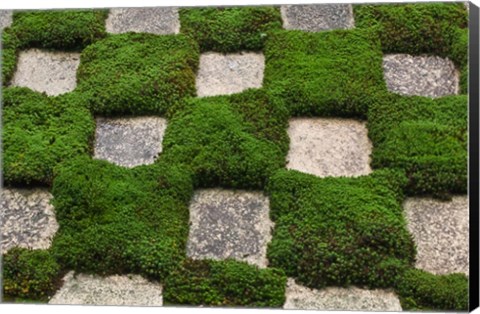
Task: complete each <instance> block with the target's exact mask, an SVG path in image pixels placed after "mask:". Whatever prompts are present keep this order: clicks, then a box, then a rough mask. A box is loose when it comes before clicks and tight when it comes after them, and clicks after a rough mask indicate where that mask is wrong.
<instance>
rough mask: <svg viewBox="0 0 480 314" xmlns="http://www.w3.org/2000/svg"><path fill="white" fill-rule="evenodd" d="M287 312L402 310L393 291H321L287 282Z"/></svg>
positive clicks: (345, 289)
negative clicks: (297, 310) (299, 310)
mask: <svg viewBox="0 0 480 314" xmlns="http://www.w3.org/2000/svg"><path fill="white" fill-rule="evenodd" d="M283 308H284V309H302V310H323V311H333V310H337V311H339V310H340V311H382V312H386V311H397V312H400V311H402V307H401V306H400V301H399V299H398V297H397V296H396V295H395V293H394V292H392V291H387V290H380V289H376V290H365V289H360V288H357V287H349V288H337V287H328V288H325V289H321V290H315V289H309V288H307V287H304V286H300V285H297V284H296V283H295V281H294V280H293V279H291V278H289V279H288V281H287V290H286V301H285V304H284V306H283Z"/></svg>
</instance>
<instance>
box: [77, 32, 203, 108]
mask: <svg viewBox="0 0 480 314" xmlns="http://www.w3.org/2000/svg"><path fill="white" fill-rule="evenodd" d="M198 58H199V56H198V47H197V45H196V44H195V43H194V42H193V41H191V40H189V39H188V38H187V37H184V36H183V35H165V36H156V35H152V34H143V33H141V34H136V33H127V34H120V35H114V36H109V37H107V38H106V39H104V40H102V41H99V42H97V43H95V44H92V45H90V46H88V47H87V48H86V49H85V50H83V52H82V55H81V64H80V67H79V69H78V71H77V78H78V87H77V88H78V90H79V91H81V92H83V93H84V94H85V95H87V97H88V99H89V100H90V104H91V109H92V111H93V112H94V113H95V114H105V115H117V114H118V115H120V114H134V115H139V114H164V113H165V112H166V111H167V110H168V108H169V107H170V106H171V105H173V104H175V103H176V102H178V101H179V100H180V99H182V98H183V97H185V96H194V95H195V93H196V91H195V72H196V70H197V66H198Z"/></svg>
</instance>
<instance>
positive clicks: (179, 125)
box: [159, 96, 286, 189]
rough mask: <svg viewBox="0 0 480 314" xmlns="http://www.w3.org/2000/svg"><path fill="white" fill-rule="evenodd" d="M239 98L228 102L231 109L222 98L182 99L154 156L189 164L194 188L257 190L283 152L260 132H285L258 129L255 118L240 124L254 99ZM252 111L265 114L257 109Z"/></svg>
mask: <svg viewBox="0 0 480 314" xmlns="http://www.w3.org/2000/svg"><path fill="white" fill-rule="evenodd" d="M242 97H243V96H239V98H236V100H234V101H232V102H234V103H236V105H234V106H236V109H232V106H231V103H230V101H229V98H227V97H211V98H200V99H189V100H187V101H186V102H185V103H184V104H183V109H182V110H179V111H178V112H177V113H176V114H174V115H173V117H172V119H171V120H170V122H169V125H168V128H167V130H166V132H165V137H164V139H163V143H162V145H163V152H162V155H161V156H160V158H159V160H161V161H164V162H167V163H169V164H184V165H187V166H188V167H190V169H192V172H193V173H194V174H195V186H197V187H198V186H201V187H216V186H223V187H232V188H247V189H248V188H250V189H255V188H261V187H262V186H263V185H264V184H265V182H266V180H267V178H268V177H269V176H270V175H271V174H272V173H273V171H275V170H277V169H279V168H281V167H283V166H284V164H285V154H286V152H285V151H282V147H279V146H278V145H276V144H275V143H274V142H272V141H270V140H268V139H265V137H264V136H268V137H269V136H270V135H268V134H267V132H269V130H273V131H274V132H272V134H273V135H272V136H274V137H278V139H279V140H281V141H283V140H285V134H284V132H285V131H284V130H280V129H278V128H274V127H272V128H268V127H267V128H263V126H262V125H261V123H260V122H258V123H255V122H254V123H249V124H247V123H244V121H243V118H245V117H246V115H248V114H249V113H250V112H251V113H253V109H252V108H251V106H252V105H251V104H252V103H255V100H252V101H253V102H252V103H248V102H247V103H245V105H242V104H241V103H240V102H238V100H240V99H242ZM280 110H281V109H280ZM239 112H243V114H239ZM257 112H260V114H259V115H260V116H261V115H264V114H265V113H264V111H263V109H261V108H260V109H259V110H258V111H257ZM264 117H265V116H264ZM284 118H285V117H282V118H281V119H284ZM262 123H269V122H267V121H263V122H262ZM259 130H260V131H259ZM263 131H265V132H266V133H264V134H263V133H262V132H263ZM277 132H278V133H277ZM252 133H253V134H252ZM259 133H262V134H259ZM254 134H256V135H257V136H259V137H256V136H255V135H254ZM262 137H263V138H262Z"/></svg>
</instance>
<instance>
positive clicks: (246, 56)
mask: <svg viewBox="0 0 480 314" xmlns="http://www.w3.org/2000/svg"><path fill="white" fill-rule="evenodd" d="M264 69H265V57H264V56H263V54H262V53H255V52H244V53H235V54H227V55H225V54H221V53H214V52H207V53H204V54H202V55H201V56H200V67H199V70H198V74H197V80H196V87H197V95H198V96H199V97H204V96H215V95H229V94H234V93H240V92H241V91H244V90H246V89H248V88H260V87H262V82H263V71H264Z"/></svg>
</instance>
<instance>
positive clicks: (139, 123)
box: [94, 117, 167, 168]
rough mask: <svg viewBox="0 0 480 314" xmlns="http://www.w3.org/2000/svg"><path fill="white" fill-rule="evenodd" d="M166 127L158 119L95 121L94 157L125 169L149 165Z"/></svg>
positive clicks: (163, 122)
mask: <svg viewBox="0 0 480 314" xmlns="http://www.w3.org/2000/svg"><path fill="white" fill-rule="evenodd" d="M166 128H167V120H166V119H164V118H160V117H134V118H97V129H96V132H95V149H94V158H97V159H104V160H108V161H110V162H112V163H114V164H117V165H119V166H123V167H129V168H131V167H135V166H138V165H149V164H152V163H153V162H154V161H155V159H156V158H157V156H158V155H159V154H160V153H161V152H162V140H163V135H164V133H165V129H166Z"/></svg>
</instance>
